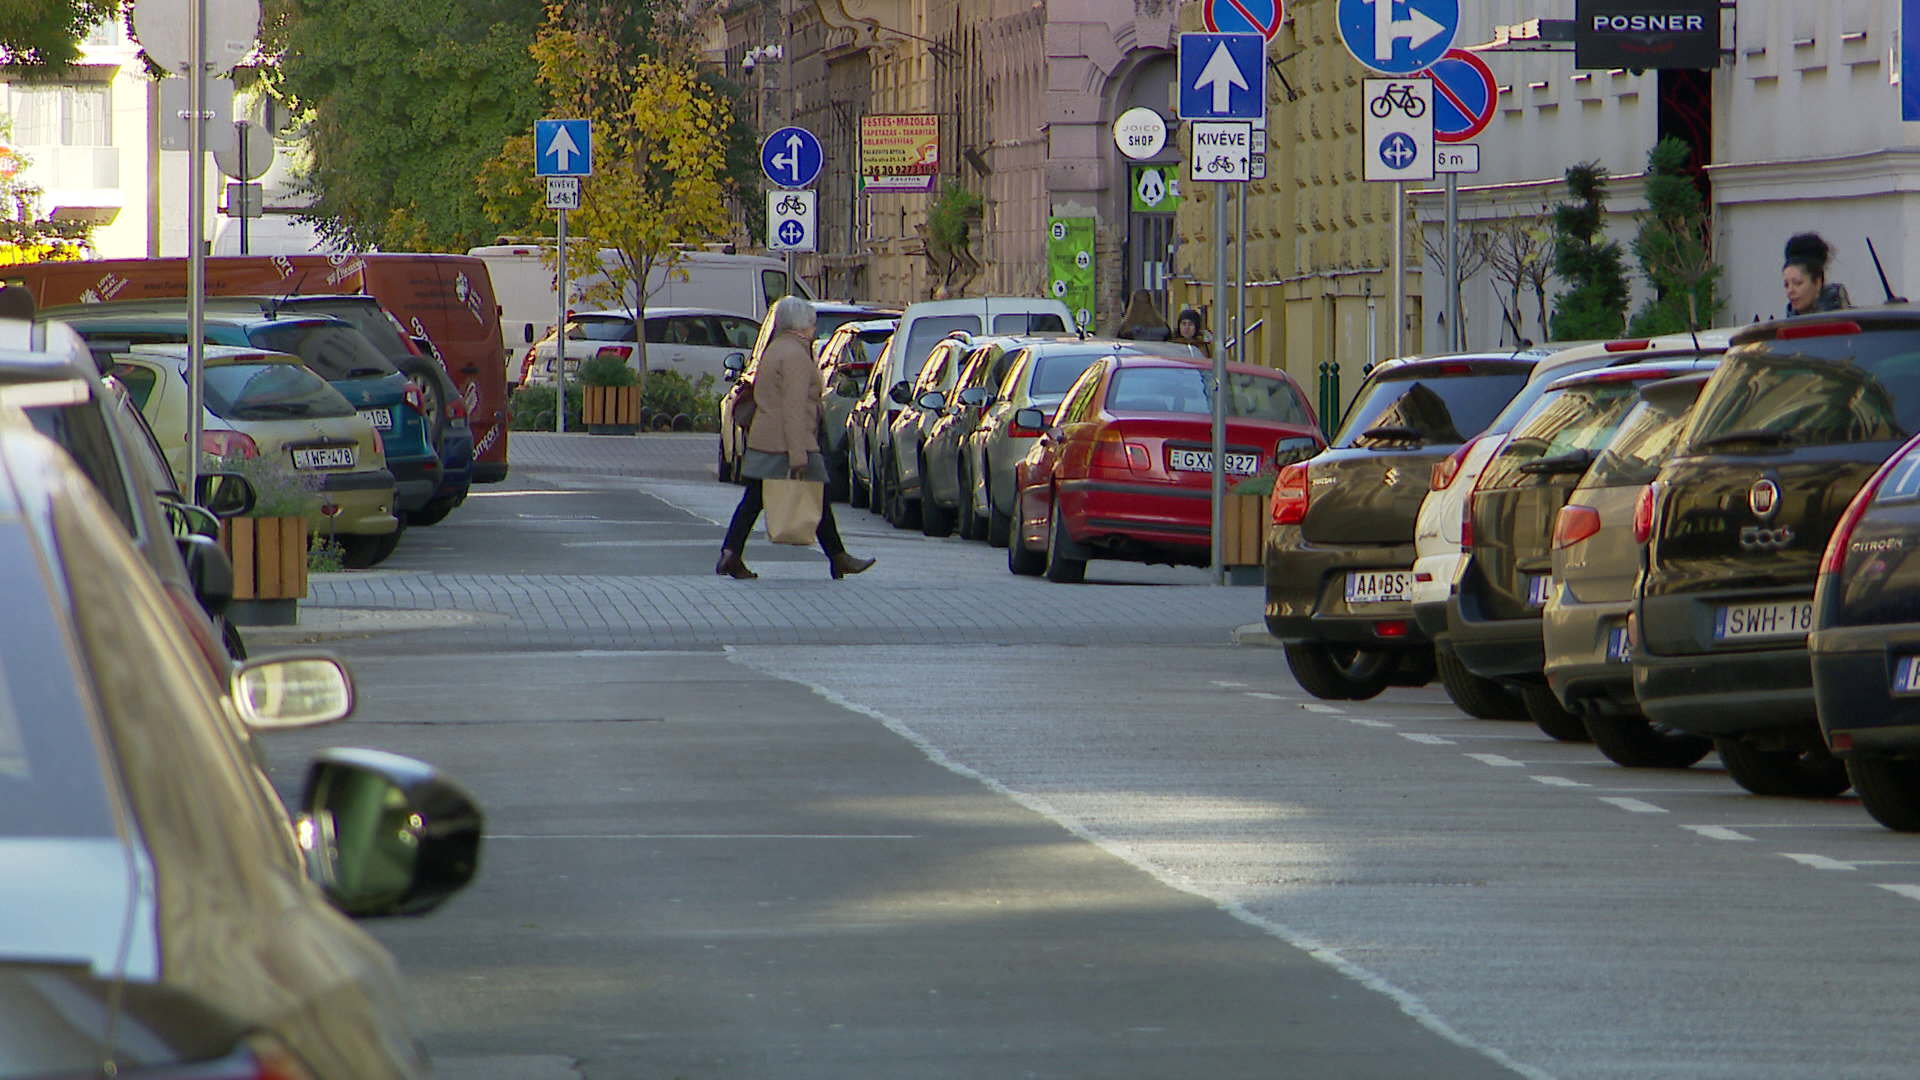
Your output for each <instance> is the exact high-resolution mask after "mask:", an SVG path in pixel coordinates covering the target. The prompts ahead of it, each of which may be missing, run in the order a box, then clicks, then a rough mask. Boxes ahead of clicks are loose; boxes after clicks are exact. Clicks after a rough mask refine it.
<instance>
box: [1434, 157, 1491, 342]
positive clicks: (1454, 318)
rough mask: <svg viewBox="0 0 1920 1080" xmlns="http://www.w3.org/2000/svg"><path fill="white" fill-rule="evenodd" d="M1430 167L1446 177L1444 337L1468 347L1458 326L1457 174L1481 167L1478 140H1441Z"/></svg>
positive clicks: (1458, 201)
mask: <svg viewBox="0 0 1920 1080" xmlns="http://www.w3.org/2000/svg"><path fill="white" fill-rule="evenodd" d="M1433 171H1434V172H1436V173H1439V174H1440V175H1441V176H1443V177H1445V178H1446V181H1447V228H1446V244H1447V258H1446V263H1447V266H1446V272H1447V302H1446V305H1445V309H1444V310H1445V311H1446V313H1447V340H1448V342H1450V343H1451V345H1450V347H1451V348H1453V349H1458V350H1464V349H1465V348H1466V347H1467V335H1466V332H1465V330H1463V329H1462V328H1461V326H1460V248H1459V244H1460V174H1461V173H1477V172H1479V171H1480V146H1479V144H1477V143H1452V144H1448V143H1441V144H1439V145H1437V146H1435V147H1434V148H1433Z"/></svg>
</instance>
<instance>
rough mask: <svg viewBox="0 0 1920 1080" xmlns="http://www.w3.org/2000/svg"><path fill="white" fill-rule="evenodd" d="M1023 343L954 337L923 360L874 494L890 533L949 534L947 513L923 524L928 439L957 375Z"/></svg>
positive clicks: (949, 513) (942, 511) (890, 440)
mask: <svg viewBox="0 0 1920 1080" xmlns="http://www.w3.org/2000/svg"><path fill="white" fill-rule="evenodd" d="M1025 340H1027V339H1024V338H992V337H969V336H967V335H966V334H963V333H961V332H959V331H955V332H954V334H953V335H952V336H951V337H949V338H947V339H946V340H945V341H942V342H940V343H939V344H937V345H935V346H934V347H933V351H932V352H931V353H928V354H927V362H926V363H925V364H923V365H922V366H921V368H920V374H919V376H918V377H916V378H915V379H914V380H913V387H912V389H910V390H909V391H908V392H907V400H906V402H905V404H904V406H903V407H902V408H901V410H900V411H899V412H898V413H897V414H895V415H894V418H893V430H892V431H891V432H890V433H889V434H888V436H887V439H886V443H885V444H886V446H887V449H886V450H885V451H884V454H883V456H882V457H881V458H880V462H881V464H880V468H879V478H880V484H879V487H878V488H877V489H876V490H877V492H878V494H879V496H880V502H879V503H878V504H877V506H876V509H877V510H878V511H879V513H880V515H881V516H882V517H884V518H886V519H887V521H888V522H889V523H891V524H892V525H893V527H894V528H896V529H907V528H912V527H914V526H915V525H919V526H921V527H922V529H923V531H925V532H926V534H927V535H929V536H945V535H947V534H948V533H950V532H952V531H953V512H952V510H950V509H947V508H944V507H940V506H935V507H934V508H933V520H932V521H931V523H928V522H926V521H924V520H923V518H922V515H923V513H924V512H925V508H926V502H925V500H924V499H923V498H922V495H923V492H922V490H921V484H920V478H921V468H922V466H923V465H924V464H925V449H926V441H927V437H928V435H930V434H931V433H932V431H933V427H934V425H935V424H936V423H938V422H939V420H940V418H941V417H942V416H945V415H946V410H947V405H948V398H949V395H951V394H952V393H953V392H954V389H955V387H956V386H957V385H958V384H959V381H960V373H961V372H962V371H964V370H965V369H966V367H967V365H968V364H969V363H971V362H972V361H973V359H974V358H975V357H976V356H981V355H984V354H985V353H987V352H989V351H990V350H1005V349H1006V348H1007V346H1009V345H1018V344H1020V343H1022V342H1024V341H1025Z"/></svg>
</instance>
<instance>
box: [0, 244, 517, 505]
mask: <svg viewBox="0 0 1920 1080" xmlns="http://www.w3.org/2000/svg"><path fill="white" fill-rule="evenodd" d="M5 275H6V277H8V278H10V279H17V280H20V281H23V282H25V284H26V285H27V287H28V288H29V289H31V290H32V291H33V297H34V301H35V302H36V303H38V304H39V305H40V306H41V307H52V306H54V305H56V304H82V303H99V302H102V301H106V300H144V299H154V298H159V297H178V296H185V295H186V291H187V260H186V259H184V258H179V259H98V260H91V261H86V262H51V263H32V264H29V265H26V266H12V267H8V268H7V269H6V271H5ZM206 276H207V295H209V296H261V295H265V296H272V295H276V294H286V295H289V296H297V295H302V294H338V293H364V294H366V295H368V296H372V297H374V298H376V299H378V300H379V301H380V305H381V306H382V307H384V308H386V309H387V310H388V311H391V312H393V314H394V315H395V317H397V318H398V319H399V320H400V321H401V322H402V323H405V324H406V326H407V329H408V331H410V332H411V333H414V334H418V335H420V336H422V337H425V338H427V339H428V340H430V341H432V342H433V344H434V347H435V348H437V349H439V350H440V356H441V359H442V360H444V361H445V362H446V365H447V374H448V375H450V376H452V377H453V381H454V383H455V384H456V385H458V386H459V387H460V393H461V396H462V397H464V398H465V399H466V403H467V412H468V421H469V422H470V423H471V424H472V425H473V441H474V466H473V482H474V483H476V484H496V483H499V482H500V481H502V480H504V479H506V477H507V419H508V417H507V381H506V372H505V366H504V364H503V363H502V360H501V351H500V308H499V305H498V304H497V303H496V302H495V300H494V296H493V283H492V281H491V279H489V278H488V276H487V266H486V264H485V263H483V262H481V261H480V260H479V259H476V258H473V257H472V256H468V255H413V254H398V253H389V252H376V253H371V254H366V255H217V256H210V257H209V258H208V259H207V271H206Z"/></svg>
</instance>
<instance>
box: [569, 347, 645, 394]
mask: <svg viewBox="0 0 1920 1080" xmlns="http://www.w3.org/2000/svg"><path fill="white" fill-rule="evenodd" d="M576 378H578V379H579V380H580V385H581V386H633V385H635V384H636V383H638V382H639V381H640V373H639V372H637V371H635V370H633V369H632V368H630V367H628V366H627V362H626V361H625V360H623V359H621V358H620V357H619V356H617V355H615V354H613V353H595V354H594V356H593V358H592V359H591V360H588V361H587V362H586V363H583V364H581V365H580V372H579V374H578V375H577V376H576Z"/></svg>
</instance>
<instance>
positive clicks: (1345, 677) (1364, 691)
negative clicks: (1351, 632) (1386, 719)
mask: <svg viewBox="0 0 1920 1080" xmlns="http://www.w3.org/2000/svg"><path fill="white" fill-rule="evenodd" d="M1286 648H1287V666H1288V667H1289V668H1292V669H1293V677H1294V680H1295V681H1296V682H1298V683H1299V684H1300V689H1302V690H1305V691H1306V692H1307V693H1309V694H1312V695H1313V696H1314V697H1317V698H1320V699H1322V700H1324V701H1365V700H1367V699H1368V698H1371V697H1377V696H1379V694H1380V691H1382V690H1385V689H1386V688H1387V683H1388V682H1390V681H1391V680H1392V679H1393V669H1394V667H1395V666H1396V665H1397V664H1398V663H1399V659H1400V658H1399V656H1397V655H1396V654H1394V653H1391V652H1385V651H1382V650H1379V649H1359V648H1354V647H1352V646H1347V645H1326V644H1321V643H1319V642H1308V643H1304V644H1290V645H1288V646H1287V647H1286Z"/></svg>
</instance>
